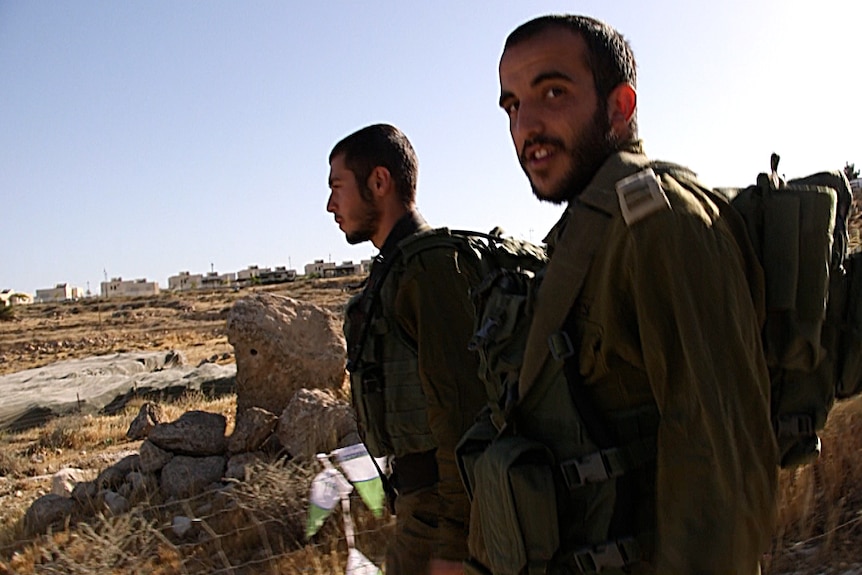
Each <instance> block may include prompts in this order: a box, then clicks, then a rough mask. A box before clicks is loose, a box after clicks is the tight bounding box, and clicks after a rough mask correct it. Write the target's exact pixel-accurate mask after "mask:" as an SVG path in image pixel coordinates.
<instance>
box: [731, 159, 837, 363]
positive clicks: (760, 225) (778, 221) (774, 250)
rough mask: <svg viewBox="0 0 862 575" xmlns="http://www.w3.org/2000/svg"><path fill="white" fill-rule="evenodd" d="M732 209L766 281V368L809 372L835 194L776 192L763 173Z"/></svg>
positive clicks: (822, 306)
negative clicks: (744, 228)
mask: <svg viewBox="0 0 862 575" xmlns="http://www.w3.org/2000/svg"><path fill="white" fill-rule="evenodd" d="M731 203H732V205H733V206H734V207H735V208H736V209H737V210H738V211H739V212H740V214H741V215H742V217H743V219H744V220H745V221H746V225H747V226H748V228H749V236H750V237H751V238H752V239H753V240H755V241H754V242H753V243H754V244H755V246H754V247H755V250H756V251H757V253H758V257H759V259H760V262H761V265H763V269H764V273H765V277H766V307H767V313H768V317H767V321H766V326H765V328H764V351H765V352H766V360H767V364H768V365H769V367H770V368H771V369H772V368H780V369H790V370H797V371H806V372H811V371H813V370H814V369H815V368H816V367H817V365H818V364H819V363H820V360H821V359H822V357H823V349H822V348H821V345H820V337H821V333H820V332H821V328H822V325H823V320H824V314H825V310H826V300H827V295H828V286H829V264H830V260H831V258H832V247H833V232H834V231H835V213H836V205H837V197H836V193H835V191H834V190H833V189H831V188H828V187H824V186H813V185H802V184H793V185H791V184H785V183H784V182H783V181H779V183H778V185H777V187H776V183H775V181H774V180H773V179H771V178H769V177H768V176H767V175H766V174H760V176H758V185H756V186H749V187H748V188H746V189H744V190H742V191H740V192H739V194H738V195H737V196H736V197H735V198H734V199H733V200H732V202H731Z"/></svg>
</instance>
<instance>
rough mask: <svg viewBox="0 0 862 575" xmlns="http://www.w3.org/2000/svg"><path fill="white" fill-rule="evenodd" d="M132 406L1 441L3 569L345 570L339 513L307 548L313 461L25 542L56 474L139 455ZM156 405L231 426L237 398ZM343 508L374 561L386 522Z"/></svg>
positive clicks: (258, 471)
mask: <svg viewBox="0 0 862 575" xmlns="http://www.w3.org/2000/svg"><path fill="white" fill-rule="evenodd" d="M139 407H140V405H134V404H133V405H130V406H129V407H128V408H127V409H126V410H125V411H123V412H122V413H120V414H118V415H114V416H106V417H92V416H68V417H62V418H58V419H56V420H54V421H52V422H50V423H49V424H48V425H46V426H44V427H42V428H39V429H32V430H28V431H27V432H22V433H19V434H6V435H3V436H2V437H0V454H2V456H0V466H2V467H3V469H4V471H3V473H2V475H3V477H2V483H0V485H3V486H5V489H2V491H0V573H20V574H22V575H26V574H31V573H32V574H41V573H51V574H53V573H71V574H80V575H84V574H87V575H95V574H97V573H99V574H101V573H149V574H152V575H163V574H164V575H166V574H174V573H236V574H241V573H273V574H275V573H309V574H323V573H333V572H338V571H344V569H345V566H346V565H345V562H346V556H347V547H346V542H345V536H344V530H343V523H342V518H341V516H340V513H341V512H340V509H338V508H337V509H336V511H335V514H334V517H333V518H330V520H329V521H328V522H327V523H326V524H325V525H324V527H323V529H321V531H320V532H319V533H318V534H317V535H315V537H314V538H312V540H311V541H310V542H307V541H305V537H304V533H305V522H306V518H307V498H308V492H309V488H310V485H311V481H312V479H313V477H314V475H315V474H316V473H317V472H318V471H319V470H320V468H319V467H318V465H319V464H317V463H316V462H310V463H307V464H299V463H296V462H291V461H285V460H278V459H276V460H273V461H269V462H262V463H261V464H259V465H258V466H256V467H253V468H252V470H251V472H250V476H249V479H248V481H246V482H234V483H233V484H232V485H230V486H229V487H228V488H227V489H225V490H222V491H219V492H210V493H207V494H203V495H200V496H197V497H194V498H191V499H186V500H181V501H167V500H165V499H164V497H163V496H162V495H161V494H159V493H157V492H156V493H151V494H150V495H149V496H148V498H147V499H146V500H143V501H139V502H136V505H135V507H134V508H133V509H132V511H130V512H129V513H126V514H123V515H120V516H116V517H109V516H106V515H103V514H101V513H97V514H95V515H92V516H89V517H86V518H84V520H83V521H80V522H76V523H74V524H67V526H66V528H65V529H63V530H62V531H60V532H57V533H49V534H47V535H44V536H40V537H36V538H27V537H25V535H24V532H23V527H22V524H21V519H22V518H23V515H24V513H25V511H26V509H27V507H28V506H29V503H30V502H32V500H33V499H35V498H36V497H38V496H40V495H42V494H44V493H46V492H48V491H49V490H50V477H51V475H50V474H51V473H52V472H53V471H56V470H58V469H60V468H62V467H69V466H74V467H79V468H87V467H93V466H95V469H96V470H100V469H101V468H104V467H107V466H109V465H110V464H111V463H113V461H114V459H116V458H118V457H121V456H122V455H124V454H126V453H128V452H130V451H134V450H136V449H137V447H138V446H139V442H129V441H128V440H126V438H125V431H126V429H128V425H129V424H130V423H131V420H132V419H133V418H134V416H135V415H136V414H137V410H138V409H139ZM161 407H162V410H163V413H164V415H165V418H166V419H167V420H173V419H176V418H177V417H179V416H180V415H181V414H182V413H184V412H186V411H189V410H192V409H201V410H205V411H209V412H215V413H222V414H224V415H226V416H228V417H229V420H230V421H232V420H233V413H234V411H235V408H236V398H235V396H230V397H226V398H218V399H210V398H206V397H204V396H202V395H200V394H190V395H188V396H185V397H183V398H181V399H180V400H179V401H177V402H174V403H166V404H162V406H161ZM228 433H230V429H229V430H228ZM110 453H114V454H116V456H117V457H115V458H111V457H110V456H109V455H110ZM16 492H17V493H18V495H16ZM351 509H352V518H353V522H354V524H355V528H356V531H357V545H359V546H360V548H361V549H362V551H363V552H364V553H365V554H366V555H367V556H369V557H372V558H374V559H376V560H377V561H378V563H379V562H380V560H381V558H382V553H383V550H384V546H385V540H386V536H385V533H386V532H387V531H388V530H389V529H390V527H389V524H390V523H391V521H390V519H391V518H388V517H386V518H383V519H378V518H375V517H374V516H373V515H372V514H371V513H370V512H369V511H368V510H366V509H365V507H364V505H363V504H362V503H361V501H360V500H359V499H358V498H355V497H354V498H353V500H352V505H351ZM177 516H183V517H188V518H190V519H192V525H193V527H192V529H191V530H190V532H189V533H187V534H184V535H183V536H182V537H181V536H178V535H177V534H175V533H174V531H173V530H172V528H171V526H172V523H173V521H174V518H175V517H177Z"/></svg>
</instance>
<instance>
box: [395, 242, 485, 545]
mask: <svg viewBox="0 0 862 575" xmlns="http://www.w3.org/2000/svg"><path fill="white" fill-rule="evenodd" d="M417 259H418V260H419V261H418V265H416V266H415V267H414V269H413V270H412V271H411V273H410V274H406V275H405V277H404V278H403V279H402V283H401V286H402V287H401V290H400V291H399V295H398V301H397V302H396V309H397V310H398V312H397V313H398V314H399V318H398V319H399V323H400V324H401V326H402V328H403V329H404V330H405V332H406V333H407V334H408V335H409V336H410V337H411V338H412V339H413V340H414V341H415V342H416V343H417V348H418V349H417V352H418V355H419V370H420V376H421V380H422V384H423V390H424V392H425V396H426V398H427V401H428V416H429V425H430V428H431V432H432V434H433V435H434V438H435V440H436V442H437V465H438V470H439V475H440V483H439V485H438V491H439V495H440V500H441V509H440V515H439V517H438V537H437V545H438V548H437V554H436V555H437V557H440V558H443V559H451V560H462V559H464V558H465V557H466V556H467V546H466V540H467V522H468V519H469V501H468V499H467V495H466V493H465V491H464V487H463V485H462V484H461V479H460V476H459V474H458V469H457V465H456V462H455V453H454V452H455V445H456V444H457V443H458V441H459V439H460V438H461V436H462V435H463V433H464V432H465V431H466V430H467V429H468V428H469V426H470V425H471V424H472V422H473V419H474V417H475V414H476V413H478V411H479V410H480V409H481V406H482V405H483V404H484V401H485V393H484V388H483V386H482V384H481V382H480V381H479V380H478V377H477V368H478V365H477V358H476V357H475V355H474V354H473V353H472V352H470V351H468V349H467V342H468V341H469V339H470V337H471V335H472V331H473V309H472V304H471V302H470V300H469V297H468V290H469V285H468V283H467V277H466V276H465V275H464V273H463V270H461V269H460V268H459V265H458V261H457V258H456V257H455V252H454V250H453V249H450V248H440V249H434V250H428V251H426V252H423V253H421V254H419V256H417Z"/></svg>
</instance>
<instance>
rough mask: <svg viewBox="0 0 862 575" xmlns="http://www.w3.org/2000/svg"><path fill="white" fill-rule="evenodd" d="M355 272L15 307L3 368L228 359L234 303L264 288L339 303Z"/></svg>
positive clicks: (0, 349)
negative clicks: (97, 359)
mask: <svg viewBox="0 0 862 575" xmlns="http://www.w3.org/2000/svg"><path fill="white" fill-rule="evenodd" d="M358 281H359V278H345V279H325V280H323V279H308V280H298V281H296V282H292V283H287V284H279V285H274V286H260V287H254V288H247V289H243V290H238V291H233V290H223V291H207V292H203V291H201V292H184V293H166V292H165V293H162V294H160V295H157V296H152V297H137V298H116V299H115V298H92V299H82V300H79V301H76V302H62V303H46V304H34V305H30V306H20V307H16V308H15V310H14V313H13V317H12V318H9V319H7V320H5V321H0V375H2V374H6V373H13V372H16V371H20V370H23V369H29V368H33V367H41V366H43V365H46V364H48V363H53V362H55V361H59V360H63V359H73V358H82V357H90V356H93V355H103V354H106V353H117V352H126V351H156V350H172V349H173V350H178V351H181V352H183V354H184V355H185V357H186V359H187V361H188V362H189V363H191V364H197V363H200V362H201V361H205V360H206V361H210V360H211V361H214V362H217V363H226V362H232V361H233V360H232V354H233V348H232V346H231V345H230V344H229V343H228V341H227V335H226V333H225V318H226V316H227V312H228V310H230V308H231V306H232V305H233V303H234V302H235V301H236V300H238V299H239V298H242V297H244V296H247V295H249V294H250V293H253V292H255V291H268V292H271V293H276V294H279V295H285V296H289V297H293V298H296V299H300V300H303V301H307V302H310V303H315V304H317V305H320V306H322V307H325V308H328V309H330V310H333V311H337V310H340V308H341V307H342V306H343V304H344V303H345V301H346V299H347V297H348V296H349V292H348V291H347V290H348V286H350V285H352V284H355V283H356V282H358Z"/></svg>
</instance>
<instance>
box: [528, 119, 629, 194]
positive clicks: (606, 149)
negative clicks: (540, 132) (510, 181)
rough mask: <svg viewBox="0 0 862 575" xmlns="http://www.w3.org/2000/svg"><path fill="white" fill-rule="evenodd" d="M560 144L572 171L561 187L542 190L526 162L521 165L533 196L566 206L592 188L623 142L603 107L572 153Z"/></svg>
mask: <svg viewBox="0 0 862 575" xmlns="http://www.w3.org/2000/svg"><path fill="white" fill-rule="evenodd" d="M557 145H558V146H560V147H562V151H563V152H564V153H565V152H568V155H569V171H568V172H567V173H566V174H565V175H564V176H563V179H562V180H560V182H559V184H557V185H556V186H554V187H552V188H551V189H548V190H544V191H543V190H540V189H539V188H538V187H537V186H536V184H535V183H534V182H533V179H532V178H531V177H530V173H529V172H528V171H527V168H526V164H525V162H524V161H523V160H522V162H521V167H522V168H523V169H524V173H526V174H527V178H528V179H529V180H530V187H531V188H532V189H533V195H534V196H536V197H537V198H538V199H539V200H540V201H543V202H550V203H552V204H562V203H564V202H568V201H570V200H572V199H574V198H575V197H577V196H578V195H579V194H580V193H581V192H582V191H583V190H584V188H586V187H587V185H589V183H590V181H592V179H593V177H594V176H595V175H596V172H598V171H599V168H601V167H602V164H604V163H605V160H607V159H608V156H610V155H611V154H613V153H614V152H615V151H617V150H618V149H619V141H618V138H616V137H615V136H614V134H613V132H612V130H611V126H610V122H609V121H608V118H607V112H606V111H604V110H602V109H601V108H600V109H598V110H596V113H595V115H593V120H592V122H591V123H590V124H589V126H588V127H587V130H586V131H584V132H582V134H581V136H580V137H579V138H578V139H577V140H576V141H575V142H574V143H573V145H572V146H571V149H570V150H567V149H566V148H565V147H564V144H563V143H562V142H561V141H559V140H557Z"/></svg>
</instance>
